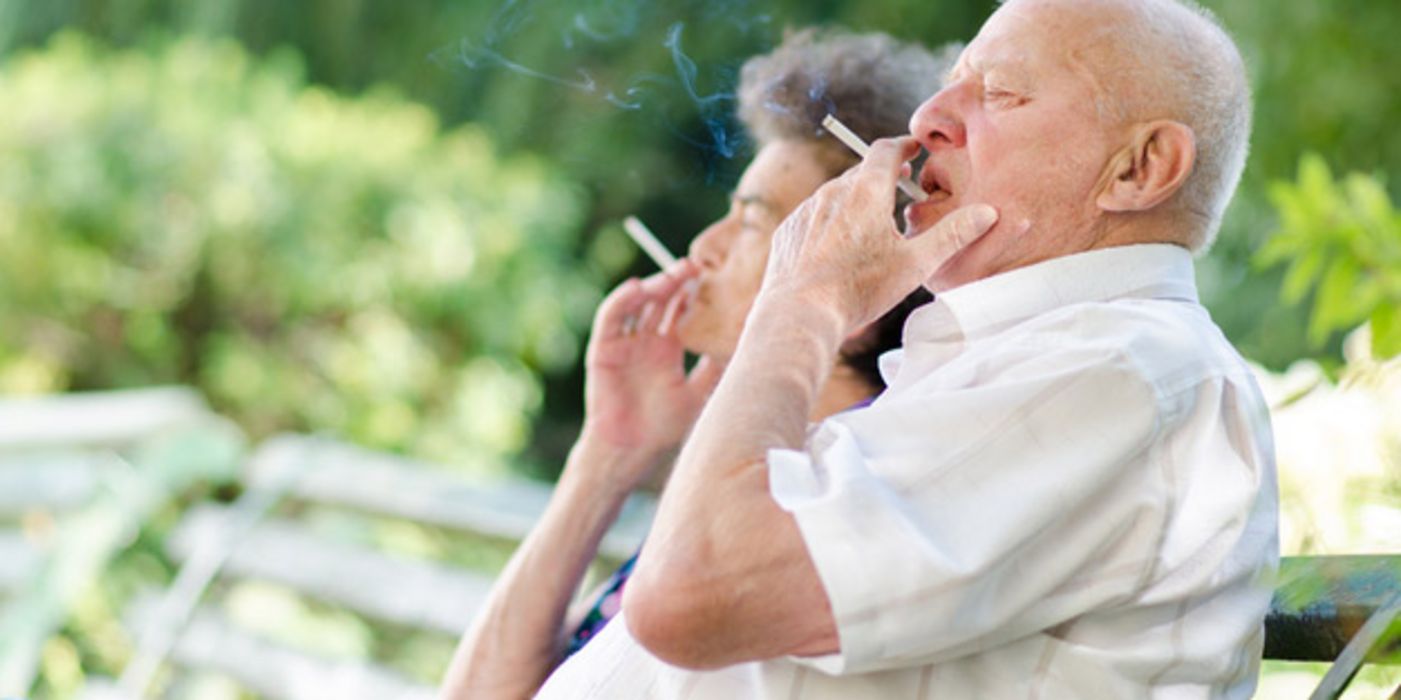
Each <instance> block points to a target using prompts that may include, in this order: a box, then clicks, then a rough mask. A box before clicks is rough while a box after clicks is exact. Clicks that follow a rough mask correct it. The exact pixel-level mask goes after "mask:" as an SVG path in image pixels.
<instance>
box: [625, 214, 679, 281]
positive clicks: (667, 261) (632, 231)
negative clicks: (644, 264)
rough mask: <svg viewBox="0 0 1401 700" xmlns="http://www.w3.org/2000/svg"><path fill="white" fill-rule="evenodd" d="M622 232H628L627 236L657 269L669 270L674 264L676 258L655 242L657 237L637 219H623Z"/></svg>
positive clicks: (633, 217) (658, 242)
mask: <svg viewBox="0 0 1401 700" xmlns="http://www.w3.org/2000/svg"><path fill="white" fill-rule="evenodd" d="M623 230H624V231H627V232H628V236H630V237H631V238H632V240H634V241H636V242H637V245H638V246H640V247H641V248H642V252H644V253H646V254H647V257H649V258H651V259H652V262H654V263H656V264H657V267H660V268H662V269H663V270H669V269H671V266H672V265H675V264H676V256H675V255H672V254H671V251H668V250H667V249H666V246H664V245H662V242H661V241H659V240H657V237H656V236H655V235H653V234H652V231H651V230H649V229H648V228H647V226H646V224H643V223H642V221H641V220H640V219H638V218H637V217H635V216H629V217H628V218H626V219H623Z"/></svg>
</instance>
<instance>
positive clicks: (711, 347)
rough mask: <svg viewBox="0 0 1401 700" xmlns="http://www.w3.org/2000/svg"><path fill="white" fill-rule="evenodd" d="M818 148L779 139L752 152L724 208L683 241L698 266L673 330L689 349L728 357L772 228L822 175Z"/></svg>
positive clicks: (812, 189) (755, 284)
mask: <svg viewBox="0 0 1401 700" xmlns="http://www.w3.org/2000/svg"><path fill="white" fill-rule="evenodd" d="M821 154H822V150H821V147H820V146H817V145H814V144H811V143H807V142H802V141H779V142H776V143H771V144H769V145H767V146H765V147H764V148H763V149H761V150H760V151H759V153H758V154H756V155H755V156H754V160H753V161H751V162H750V163H749V167H748V168H746V169H745V170H744V175H743V176H742V177H741V178H740V180H739V186H738V187H736V188H735V193H734V196H733V197H732V198H731V199H730V211H729V213H728V214H726V215H725V217H724V218H723V219H720V220H719V221H716V222H715V223H713V224H711V225H710V227H709V228H707V229H705V230H704V231H702V232H701V234H700V235H699V236H696V238H695V240H693V241H692V242H691V250H690V255H689V257H690V259H691V260H692V262H694V263H695V264H696V267H698V268H699V269H700V276H699V278H698V280H697V282H698V287H697V289H696V292H695V296H694V298H692V299H691V300H690V302H689V303H688V304H687V308H686V311H685V313H684V314H683V315H682V316H681V318H680V319H679V320H678V327H677V334H678V336H679V337H680V339H681V343H682V344H683V345H684V346H685V347H686V349H687V350H690V351H691V352H694V353H698V354H702V355H712V356H716V357H719V358H728V357H729V356H730V355H731V354H733V353H734V350H735V345H736V343H738V342H739V333H740V330H741V329H743V328H744V319H745V317H746V316H748V315H749V307H750V306H751V305H753V303H754V297H755V296H756V295H757V294H758V293H759V284H760V283H761V282H762V281H763V279H764V268H765V266H767V264H768V260H769V242H770V241H771V240H772V239H773V233H774V230H775V229H777V228H778V225H779V224H780V223H781V222H782V221H783V220H784V219H785V218H787V217H788V214H790V213H791V212H792V211H793V210H794V209H796V208H797V207H798V205H799V204H801V203H802V202H803V200H805V199H807V198H808V196H810V195H811V194H812V193H813V192H815V191H817V188H818V187H820V186H822V184H823V183H824V182H826V181H827V179H828V170H827V168H825V167H823V166H822V160H821Z"/></svg>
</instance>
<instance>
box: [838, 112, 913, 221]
mask: <svg viewBox="0 0 1401 700" xmlns="http://www.w3.org/2000/svg"><path fill="white" fill-rule="evenodd" d="M822 128H824V129H826V130H827V133H829V134H831V135H833V136H835V137H837V140H838V141H841V142H842V143H844V144H846V147H847V148H850V149H851V150H853V151H856V155H858V156H861V157H862V158H865V157H866V154H867V153H868V152H870V150H871V147H870V146H867V145H866V142H865V141H862V140H861V137H860V136H857V135H856V134H855V133H854V132H852V130H851V129H848V128H846V124H843V123H841V122H840V121H838V120H837V118H836V117H835V116H833V115H831V114H829V115H827V116H825V117H823V118H822ZM895 184H896V185H898V186H899V187H900V191H901V192H904V193H905V194H906V195H907V196H908V197H909V198H910V199H913V200H915V201H916V202H923V201H924V200H926V199H929V193H927V192H925V191H924V188H922V187H920V186H919V185H916V184H915V182H914V180H911V179H910V178H908V177H902V178H900V179H899V180H898V181H897V182H896V183H895Z"/></svg>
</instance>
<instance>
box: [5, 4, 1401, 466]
mask: <svg viewBox="0 0 1401 700" xmlns="http://www.w3.org/2000/svg"><path fill="white" fill-rule="evenodd" d="M1203 1H1204V3H1205V4H1206V5H1207V6H1208V7H1210V8H1212V9H1213V10H1215V11H1216V12H1218V13H1219V14H1220V16H1221V18H1222V20H1223V22H1224V23H1225V25H1226V26H1227V27H1228V28H1229V29H1230V30H1231V31H1232V32H1233V33H1234V35H1235V36H1236V38H1237V40H1238V42H1239V43H1240V45H1241V46H1242V49H1243V51H1244V52H1245V54H1246V58H1247V61H1248V63H1249V64H1250V69H1251V75H1252V83H1253V85H1254V88H1255V96H1256V102H1257V111H1256V114H1257V120H1256V130H1255V136H1254V143H1253V151H1252V157H1251V162H1250V165H1249V167H1248V169H1247V171H1246V176H1245V179H1244V181H1243V183H1242V187H1241V190H1240V193H1239V194H1238V196H1237V198H1236V202H1235V204H1234V205H1233V207H1232V209H1231V211H1230V212H1229V213H1228V216H1227V221H1226V223H1225V226H1224V229H1223V233H1222V236H1221V238H1220V241H1219V242H1218V244H1217V246H1216V249H1215V250H1214V251H1213V252H1212V253H1211V254H1210V255H1208V256H1207V257H1205V258H1204V259H1202V260H1201V261H1200V264H1199V278H1200V283H1201V290H1202V295H1203V299H1204V301H1205V302H1206V303H1207V305H1208V307H1209V308H1210V309H1211V311H1212V313H1213V316H1214V317H1215V318H1216V319H1217V321H1218V322H1219V323H1220V324H1221V325H1222V326H1223V328H1225V330H1226V331H1227V333H1228V335H1229V336H1230V337H1231V338H1232V340H1233V341H1235V342H1236V343H1237V345H1238V346H1239V347H1240V348H1241V349H1242V351H1243V352H1244V353H1245V354H1246V355H1247V356H1248V357H1251V358H1253V359H1256V360H1258V361H1260V362H1262V363H1263V364H1265V365H1267V366H1270V367H1276V368H1278V367H1283V366H1285V365H1287V364H1289V363H1290V362H1291V361H1293V360H1295V359H1297V358H1300V357H1304V356H1310V355H1320V354H1324V355H1326V354H1330V353H1336V350H1337V346H1336V343H1337V341H1336V339H1335V340H1333V341H1331V344H1328V345H1325V346H1324V347H1321V348H1319V347H1315V346H1313V345H1311V344H1310V343H1309V342H1308V339H1307V337H1306V331H1305V329H1306V326H1307V324H1306V318H1305V316H1304V311H1303V310H1302V309H1299V308H1296V307H1292V306H1289V305H1282V304H1280V303H1279V300H1278V295H1277V290H1278V287H1279V284H1280V281H1281V278H1282V272H1280V271H1277V270H1276V271H1271V272H1268V273H1266V274H1258V273H1257V268H1254V267H1253V266H1252V265H1251V263H1250V261H1251V260H1252V258H1253V256H1254V253H1255V251H1256V250H1257V249H1258V248H1259V247H1260V246H1261V245H1262V244H1263V243H1264V241H1265V239H1266V238H1267V237H1268V236H1269V234H1270V232H1272V231H1274V230H1276V229H1277V228H1278V226H1277V219H1276V216H1277V215H1276V212H1275V210H1274V209H1273V207H1272V206H1271V204H1270V201H1269V199H1268V198H1267V195H1266V191H1267V186H1268V183H1269V182H1271V181H1273V180H1278V179H1281V178H1286V177H1289V176H1290V175H1291V174H1292V171H1293V168H1294V165H1295V163H1296V162H1297V160H1298V157H1299V154H1300V153H1302V152H1305V151H1316V152H1319V153H1323V154H1326V156H1327V158H1328V160H1329V161H1330V162H1331V163H1333V164H1334V165H1335V166H1336V167H1338V168H1340V169H1341V170H1343V171H1363V172H1378V173H1381V174H1383V175H1386V174H1390V173H1397V172H1401V141H1397V140H1396V139H1392V138H1389V127H1388V125H1390V124H1392V123H1395V122H1396V121H1397V120H1398V119H1399V118H1401V56H1399V55H1398V50H1397V49H1396V48H1395V42H1394V40H1393V37H1395V36H1396V35H1397V34H1398V33H1401V4H1398V3H1396V2H1394V0H1342V1H1339V0H1296V1H1295V2H1290V3H1286V4H1280V3H1275V2H1268V1H1266V0H1249V1H1241V2H1230V3H1228V2H1225V1H1224V0H1203ZM995 7H996V1H995V0H886V1H884V2H879V3H871V2H857V1H856V0H817V1H816V2H813V1H808V2H799V1H798V0H722V1H719V2H717V1H715V0H708V1H704V0H683V1H680V2H668V3H649V2H643V0H580V1H577V2H562V1H561V0H490V1H488V2H470V3H462V2H449V1H448V0H417V1H416V2H407V3H387V2H370V1H369V0H306V1H305V2H299V3H286V2H280V1H278V0H243V1H242V2H238V3H230V2H227V1H226V0H52V1H51V2H45V3H24V2H20V0H0V51H3V50H5V47H6V46H10V47H20V46H33V45H37V44H39V43H42V42H43V41H45V40H46V37H48V36H50V35H51V34H52V33H53V32H55V31H57V30H59V29H60V28H62V27H65V26H66V27H76V28H79V29H81V30H83V31H85V32H88V33H90V34H93V35H96V36H99V37H102V38H104V39H105V40H108V41H111V42H114V43H115V44H117V45H120V46H133V45H140V44H142V43H143V42H147V41H149V40H150V39H149V38H150V37H151V36H153V35H162V34H164V35H183V34H190V33H194V34H202V35H215V36H228V37H234V38H236V39H237V40H238V41H239V42H240V43H242V44H244V45H245V46H247V47H249V49H250V50H251V51H253V52H254V53H255V54H257V55H264V54H268V53H269V52H274V51H276V50H278V48H279V47H290V48H292V49H293V50H295V51H296V52H297V53H298V54H299V55H301V56H303V57H304V61H305V69H306V75H307V77H308V79H309V80H310V81H312V82H314V83H317V84H321V85H326V86H329V87H332V88H334V89H337V90H340V91H344V92H360V91H363V90H365V89H368V88H369V87H371V86H375V85H380V84H389V85H392V86H394V87H395V88H396V89H398V90H401V91H402V92H403V93H404V94H406V95H407V96H409V97H411V98H412V99H415V100H418V101H421V102H423V103H425V104H428V105H431V106H432V108H433V109H434V110H435V111H436V112H437V114H438V115H439V116H440V117H441V118H442V120H443V121H444V122H445V123H447V124H458V123H462V122H473V123H476V124H478V125H480V127H481V128H482V129H484V130H486V131H487V133H490V134H491V135H492V138H493V140H494V141H495V142H496V144H497V145H498V147H499V148H500V149H501V150H502V151H503V152H512V153H514V152H521V151H524V152H530V153H533V154H535V155H537V156H538V157H539V158H541V159H543V161H544V162H546V163H548V164H549V167H550V168H551V169H552V170H553V171H554V172H555V173H557V174H558V175H560V176H562V177H563V178H566V179H568V180H572V181H574V182H577V183H579V184H580V185H581V187H582V188H583V189H582V194H583V199H582V200H581V206H582V214H581V216H580V218H579V219H578V220H577V222H578V223H577V225H578V226H579V230H580V231H581V232H582V233H581V237H582V239H583V240H586V241H587V240H592V238H593V237H594V236H597V235H603V236H605V237H606V236H609V235H614V234H615V233H616V232H615V231H612V227H611V222H613V221H615V220H617V219H618V218H620V217H621V216H623V215H625V214H627V213H637V214H639V215H641V216H642V217H643V218H644V220H646V221H647V222H648V223H649V224H650V225H651V226H652V227H653V228H654V229H655V230H656V231H657V232H658V233H659V234H660V235H661V237H662V239H663V240H664V241H665V242H666V243H667V244H668V245H669V246H670V247H671V248H673V249H674V250H682V249H684V247H685V245H686V244H687V242H688V240H689V238H690V236H691V235H692V234H693V233H694V232H695V231H698V230H700V228H701V227H702V226H703V225H704V224H705V223H706V222H707V221H708V220H709V219H711V218H712V217H713V216H715V215H716V213H717V212H719V211H721V210H722V207H723V202H724V199H725V197H726V194H727V190H728V188H729V187H730V186H731V184H732V183H733V179H734V177H735V176H736V175H737V173H738V171H739V169H740V165H741V164H742V162H743V161H744V159H745V158H746V157H747V155H748V152H747V149H746V148H745V147H744V144H743V143H742V142H740V141H739V140H738V139H737V137H736V132H735V125H734V124H733V123H732V122H731V121H730V118H729V108H730V106H731V105H730V102H729V100H728V96H729V92H730V90H731V89H732V87H733V84H734V80H735V73H736V71H737V69H738V66H739V65H740V64H741V63H742V61H743V60H744V59H745V58H746V57H748V56H750V55H753V54H755V53H757V52H760V51H763V50H766V49H767V48H768V47H770V46H772V45H773V43H774V42H775V40H776V39H777V37H778V35H779V33H780V32H781V30H782V29H783V28H784V27H786V26H801V25H806V24H811V23H827V22H835V23H842V24H846V25H848V26H851V27H853V28H856V29H861V30H883V31H887V32H890V33H892V34H894V35H896V36H899V37H901V38H904V39H911V40H917V41H921V42H924V43H926V44H930V45H937V44H941V43H943V42H946V41H950V40H958V39H963V40H966V39H968V38H970V37H971V36H973V34H974V33H975V32H976V31H977V29H978V27H979V25H980V24H981V23H982V21H983V20H984V19H985V18H986V17H987V15H988V14H989V13H990V12H991V11H992V10H993V9H994V8H995ZM691 68H693V69H694V73H693V74H691V73H688V70H689V69H691ZM610 96H611V99H610ZM1380 181H1381V182H1382V183H1383V184H1384V185H1386V186H1388V187H1391V186H1394V184H1393V183H1394V181H1393V180H1391V179H1389V178H1385V177H1383V178H1382V179H1381V180H1380ZM600 232H603V233H600ZM645 269H646V268H645V262H639V263H637V264H636V265H635V266H634V268H633V269H632V270H631V271H632V272H643V271H645ZM549 387H550V389H549V391H548V392H547V396H546V406H545V415H546V417H547V418H548V419H549V420H548V421H546V422H545V423H543V424H542V425H543V427H544V431H543V433H542V436H543V438H544V439H543V441H542V443H541V444H542V445H544V446H545V447H544V453H545V454H546V455H548V456H551V457H558V456H559V454H560V453H561V452H562V450H563V445H566V444H567V443H568V441H569V439H570V437H571V436H572V432H573V430H574V425H575V423H576V421H577V417H578V411H579V406H580V403H581V402H580V398H579V387H580V375H579V374H578V373H577V371H573V372H570V373H568V374H558V375H554V378H553V379H551V380H550V382H549Z"/></svg>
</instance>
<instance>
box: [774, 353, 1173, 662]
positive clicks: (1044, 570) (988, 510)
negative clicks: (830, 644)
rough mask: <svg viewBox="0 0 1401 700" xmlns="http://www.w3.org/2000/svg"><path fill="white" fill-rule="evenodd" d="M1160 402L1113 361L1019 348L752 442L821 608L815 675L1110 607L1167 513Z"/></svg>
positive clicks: (1141, 576)
mask: <svg viewBox="0 0 1401 700" xmlns="http://www.w3.org/2000/svg"><path fill="white" fill-rule="evenodd" d="M1161 413H1162V411H1161V410H1160V407H1159V402H1158V397H1157V396H1156V393H1155V391H1154V389H1153V387H1152V385H1151V384H1150V383H1149V382H1148V381H1146V380H1145V379H1144V378H1143V377H1142V376H1140V375H1139V374H1138V373H1137V372H1136V371H1135V370H1134V368H1133V367H1132V366H1130V365H1129V363H1128V361H1127V360H1124V359H1122V358H1118V357H1117V356H1116V357H1114V358H1111V359H1108V360H1107V359H1106V358H1105V357H1104V356H1103V355H1102V354H1101V355H1099V356H1097V357H1096V356H1093V355H1089V354H1087V355H1086V356H1084V357H1075V356H1071V357H1067V356H1064V355H1060V356H1056V357H1050V356H1044V357H1039V358H1034V359H1032V360H1029V361H1028V362H1025V363H1020V364H1018V365H1016V366H1014V367H1011V368H1009V369H1006V370H1004V371H1002V372H1001V373H1000V374H998V375H997V376H992V377H983V378H981V380H980V381H977V382H976V383H975V384H973V385H970V386H967V387H965V388H961V389H955V390H939V391H932V390H931V391H923V392H921V391H919V390H918V389H917V388H915V390H913V391H906V392H903V393H902V394H901V395H899V396H887V397H882V399H881V400H880V401H877V402H876V404H874V405H873V406H871V407H869V408H866V409H861V410H856V411H851V412H848V413H845V414H839V415H838V416H835V417H833V418H830V419H828V420H827V421H824V422H823V423H822V424H821V425H819V426H818V427H817V428H816V429H815V431H814V433H813V434H812V435H811V436H810V439H809V441H808V444H807V446H806V448H805V449H803V450H774V451H772V452H770V453H769V459H768V461H769V476H770V489H771V491H772V494H773V496H774V498H775V500H776V501H777V502H778V504H779V505H780V506H781V507H782V508H784V509H785V510H787V511H788V512H790V513H791V514H792V515H793V517H794V518H795V519H796V521H797V523H798V526H799V530H800V531H801V533H802V537H803V540H804V542H805V544H806V546H807V549H808V551H809V553H810V555H811V556H812V559H813V562H814V564H815V565H816V568H817V571H818V574H819V576H820V578H821V580H822V583H823V586H824V588H825V590H826V592H827V596H828V598H829V600H830V602H831V605H832V609H833V613H834V616H835V620H836V624H837V631H838V635H839V638H840V651H839V652H838V653H836V654H834V655H830V656H826V657H814V658H808V659H795V660H797V661H799V662H801V663H807V664H809V665H812V666H815V667H817V668H818V669H820V670H823V671H825V672H827V673H831V674H847V673H862V672H868V671H876V670H883V669H889V668H900V667H906V666H911V665H922V664H929V663H939V662H942V661H946V660H949V659H953V658H957V657H960V656H964V655H967V654H972V653H977V652H979V651H982V650H985V649H989V648H992V647H994V646H997V645H999V644H1002V643H1005V642H1007V641H1011V640H1014V639H1017V638H1020V637H1023V636H1026V635H1028V634H1032V633H1036V632H1039V631H1041V630H1046V629H1049V628H1052V627H1054V626H1055V625H1057V624H1059V623H1061V622H1064V621H1066V620H1069V619H1071V618H1073V617H1075V616H1077V615H1080V614H1083V613H1084V612H1086V611H1089V610H1093V609H1095V608H1097V607H1100V606H1106V605H1111V604H1113V603H1114V602H1116V601H1120V600H1124V599H1126V598H1127V597H1128V596H1130V595H1132V594H1133V593H1134V592H1135V591H1136V590H1138V589H1140V588H1141V587H1142V585H1143V583H1144V581H1145V579H1146V577H1147V575H1148V572H1149V571H1150V570H1151V566H1152V564H1153V559H1154V552H1155V551H1156V549H1157V543H1158V540H1159V538H1160V537H1161V536H1162V531H1163V527H1164V519H1165V517H1166V510H1167V507H1168V503H1167V493H1168V491H1169V489H1167V488H1166V487H1165V483H1166V476H1165V474H1164V473H1163V469H1164V467H1163V465H1162V463H1161V457H1162V455H1160V454H1158V452H1160V451H1161V450H1160V449H1159V447H1158V441H1157V440H1156V436H1158V435H1159V434H1160V432H1161V431H1162V429H1163V426H1162V425H1161V423H1162V416H1161Z"/></svg>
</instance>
